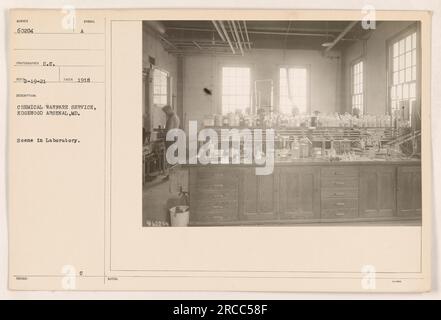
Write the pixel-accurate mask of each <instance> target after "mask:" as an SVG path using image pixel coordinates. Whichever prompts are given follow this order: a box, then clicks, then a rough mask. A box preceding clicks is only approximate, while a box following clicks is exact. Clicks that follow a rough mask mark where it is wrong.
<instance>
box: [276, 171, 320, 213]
mask: <svg viewBox="0 0 441 320" xmlns="http://www.w3.org/2000/svg"><path fill="white" fill-rule="evenodd" d="M279 186H280V187H279V217H280V219H318V218H320V167H304V166H299V167H292V168H282V169H280V170H279Z"/></svg>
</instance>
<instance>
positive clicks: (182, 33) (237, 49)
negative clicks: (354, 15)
mask: <svg viewBox="0 0 441 320" xmlns="http://www.w3.org/2000/svg"><path fill="white" fill-rule="evenodd" d="M144 28H146V29H147V30H154V31H155V32H156V33H158V34H159V36H160V38H161V39H162V41H163V43H164V47H165V48H166V49H167V50H168V51H169V52H173V53H177V54H186V53H192V54H193V53H224V54H237V55H242V54H246V52H248V51H249V50H253V49H309V50H325V49H326V47H324V46H323V44H324V43H328V44H330V43H333V41H335V40H338V41H335V44H334V45H333V47H332V49H333V50H342V49H344V48H345V47H347V46H348V45H350V44H352V43H354V41H357V40H360V39H363V38H364V37H367V36H368V34H369V30H365V29H363V28H362V26H361V23H360V22H355V21H354V22H352V21H297V20H296V21H246V22H245V21H214V22H213V21H206V20H205V21H186V20H185V21H183V20H181V21H180V20H168V21H161V22H159V21H144ZM344 31H346V32H345V33H344V34H342V32H344ZM225 33H226V34H227V35H228V37H226V36H225ZM221 35H222V37H223V38H221ZM237 39H239V41H237ZM233 51H234V53H233Z"/></svg>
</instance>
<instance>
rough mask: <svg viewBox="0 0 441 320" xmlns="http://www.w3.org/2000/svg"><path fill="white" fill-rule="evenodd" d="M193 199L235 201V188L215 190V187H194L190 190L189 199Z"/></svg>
mask: <svg viewBox="0 0 441 320" xmlns="http://www.w3.org/2000/svg"><path fill="white" fill-rule="evenodd" d="M193 200H213V201H219V200H221V201H222V200H225V201H235V200H237V189H236V188H230V189H220V190H216V189H202V188H195V189H193V190H192V193H191V194H190V201H193Z"/></svg>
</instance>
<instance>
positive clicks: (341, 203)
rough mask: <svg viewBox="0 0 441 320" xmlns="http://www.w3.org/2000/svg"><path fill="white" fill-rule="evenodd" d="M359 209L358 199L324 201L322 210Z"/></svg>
mask: <svg viewBox="0 0 441 320" xmlns="http://www.w3.org/2000/svg"><path fill="white" fill-rule="evenodd" d="M344 208H350V209H352V208H358V200H357V199H327V200H322V209H344Z"/></svg>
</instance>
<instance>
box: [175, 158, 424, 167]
mask: <svg viewBox="0 0 441 320" xmlns="http://www.w3.org/2000/svg"><path fill="white" fill-rule="evenodd" d="M360 165H369V166H371V165H421V160H420V159H402V160H400V159H396V160H354V161H329V160H316V159H307V160H291V161H276V162H274V166H275V167H289V166H360ZM182 166H183V167H257V166H259V165H256V164H243V163H241V164H232V163H230V164H222V163H219V164H212V163H211V164H200V163H198V164H184V165H182ZM260 166H262V167H263V166H264V165H260Z"/></svg>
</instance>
